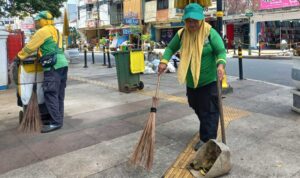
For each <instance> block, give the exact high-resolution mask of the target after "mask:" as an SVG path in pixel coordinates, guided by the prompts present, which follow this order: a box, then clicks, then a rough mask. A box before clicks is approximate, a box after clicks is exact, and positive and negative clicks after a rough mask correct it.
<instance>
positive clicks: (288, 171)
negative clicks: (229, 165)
mask: <svg viewBox="0 0 300 178" xmlns="http://www.w3.org/2000/svg"><path fill="white" fill-rule="evenodd" d="M231 155H232V162H233V163H234V164H235V165H239V166H240V167H242V168H243V169H246V170H248V171H250V172H252V173H260V174H262V175H264V176H267V177H292V175H294V174H296V173H297V172H298V171H299V159H300V156H299V154H297V153H294V152H290V151H288V150H284V149H282V148H279V147H277V146H273V145H270V144H269V143H267V142H266V140H261V141H259V142H257V143H256V144H252V145H251V146H250V145H249V146H248V147H247V148H244V149H240V150H238V151H233V150H231Z"/></svg>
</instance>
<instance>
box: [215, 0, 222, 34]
mask: <svg viewBox="0 0 300 178" xmlns="http://www.w3.org/2000/svg"><path fill="white" fill-rule="evenodd" d="M223 15H224V13H223V8H222V0H217V13H216V16H217V31H218V33H219V34H220V36H221V37H222V38H223V20H222V18H223Z"/></svg>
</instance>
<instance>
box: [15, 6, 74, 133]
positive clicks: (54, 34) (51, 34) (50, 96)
mask: <svg viewBox="0 0 300 178" xmlns="http://www.w3.org/2000/svg"><path fill="white" fill-rule="evenodd" d="M34 20H35V23H36V28H37V29H38V30H37V31H36V33H35V34H34V35H33V37H32V38H31V40H30V41H29V42H28V43H27V44H26V46H25V47H24V48H23V49H22V50H21V51H20V52H19V53H18V55H17V58H19V59H20V60H24V59H26V58H27V57H28V56H30V55H31V54H32V53H34V52H35V51H37V50H38V55H39V58H40V59H42V58H44V59H45V57H48V56H54V57H56V61H55V62H53V63H51V65H45V66H43V71H44V82H43V84H42V87H43V90H44V99H45V105H46V107H47V110H48V112H49V115H50V117H49V118H48V119H47V120H42V121H43V127H42V132H43V133H46V132H51V131H54V130H56V129H59V128H61V127H62V125H63V117H64V97H65V88H66V82H67V73H68V62H67V59H66V57H65V55H64V52H63V50H62V35H61V34H60V33H59V31H58V30H57V29H56V28H55V26H54V19H53V16H52V14H51V13H50V12H49V11H41V12H39V13H38V14H37V15H36V17H35V18H34Z"/></svg>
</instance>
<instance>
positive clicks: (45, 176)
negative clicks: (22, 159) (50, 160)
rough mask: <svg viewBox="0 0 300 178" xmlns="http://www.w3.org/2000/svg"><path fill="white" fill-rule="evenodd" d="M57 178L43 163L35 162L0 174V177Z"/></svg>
mask: <svg viewBox="0 0 300 178" xmlns="http://www.w3.org/2000/svg"><path fill="white" fill-rule="evenodd" d="M21 177H22V178H33V177H37V178H39V177H41V178H57V177H56V176H55V175H54V174H53V173H52V171H51V170H50V169H49V168H48V167H47V165H45V164H44V163H41V162H39V163H35V164H31V165H29V166H26V167H22V168H19V169H16V170H13V171H10V172H7V173H5V174H2V175H0V178H21Z"/></svg>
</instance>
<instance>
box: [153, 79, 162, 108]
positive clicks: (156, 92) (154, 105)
mask: <svg viewBox="0 0 300 178" xmlns="http://www.w3.org/2000/svg"><path fill="white" fill-rule="evenodd" d="M160 76H161V75H158V77H157V82H156V90H155V95H154V97H153V98H154V99H153V102H152V107H154V108H156V106H157V101H158V89H159V84H160Z"/></svg>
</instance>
